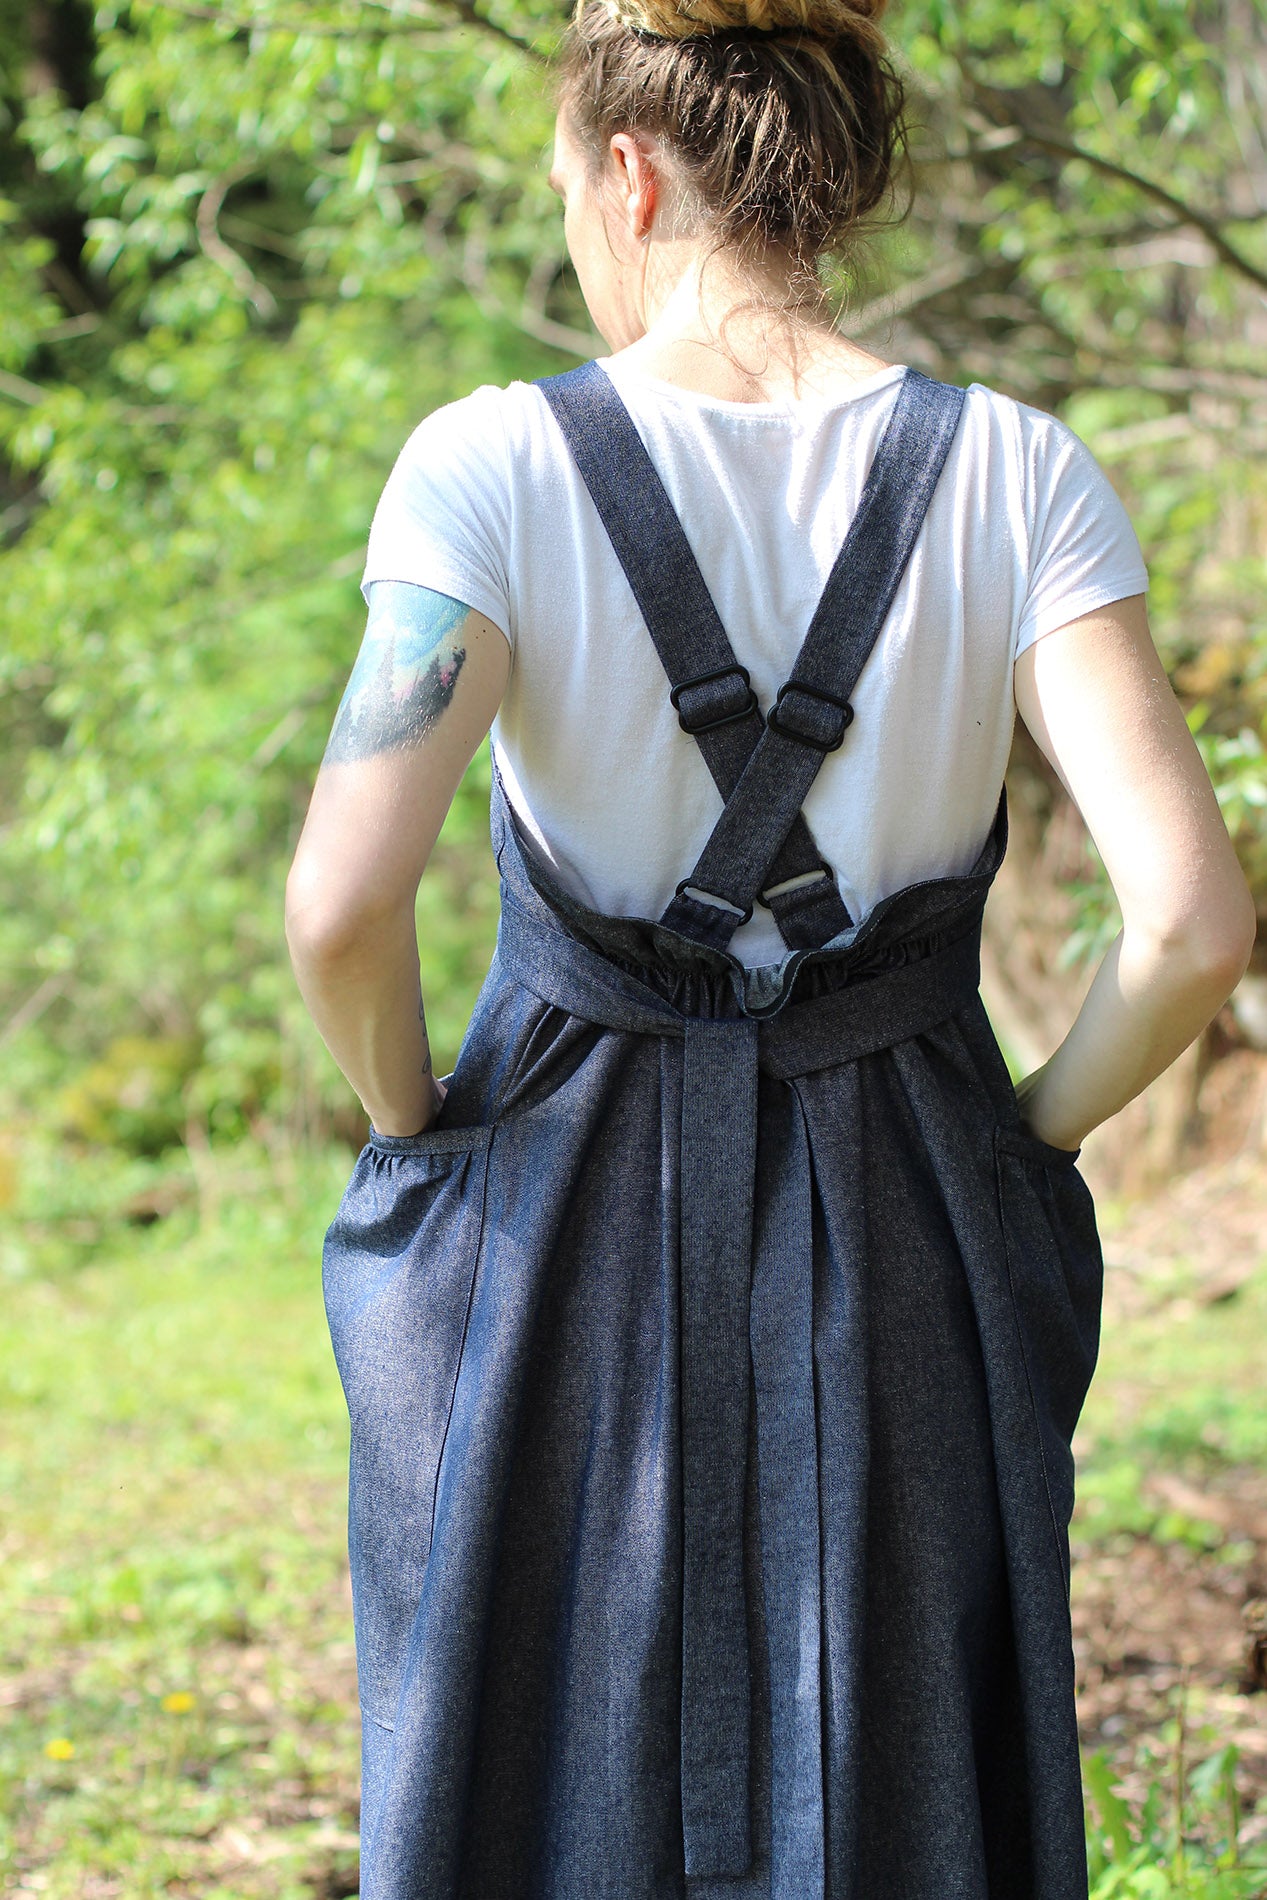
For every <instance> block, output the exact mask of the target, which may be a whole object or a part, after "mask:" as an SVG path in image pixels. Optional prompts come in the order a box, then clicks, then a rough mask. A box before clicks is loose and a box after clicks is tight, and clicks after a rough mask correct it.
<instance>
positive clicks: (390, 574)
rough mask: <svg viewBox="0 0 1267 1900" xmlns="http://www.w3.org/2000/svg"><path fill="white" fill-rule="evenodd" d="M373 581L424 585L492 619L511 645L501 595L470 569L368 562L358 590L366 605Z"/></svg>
mask: <svg viewBox="0 0 1267 1900" xmlns="http://www.w3.org/2000/svg"><path fill="white" fill-rule="evenodd" d="M375 581H404V582H407V583H408V584H409V585H410V586H412V587H426V588H429V589H430V591H431V592H432V593H433V594H443V595H444V596H445V597H446V598H447V599H448V600H456V601H458V602H460V604H461V605H462V606H463V607H467V608H469V609H470V610H471V612H472V613H477V614H483V616H484V618H485V620H491V621H492V623H493V625H494V626H495V627H496V629H497V631H498V632H499V633H500V634H501V636H502V638H503V639H504V640H505V642H506V644H507V646H508V647H511V648H512V649H513V647H514V644H515V643H514V641H513V640H512V639H511V637H510V634H509V632H508V631H507V629H506V627H505V626H504V625H503V624H502V623H503V622H504V621H505V619H506V602H505V599H504V597H502V596H499V595H497V594H495V593H494V592H493V591H492V590H491V589H490V588H489V587H488V585H487V584H486V583H485V582H484V581H481V580H480V578H479V576H478V575H476V574H472V573H471V572H469V570H463V569H461V568H457V567H444V566H441V565H440V564H439V563H429V564H428V565H427V566H426V567H425V568H416V567H413V566H411V564H410V563H409V562H402V561H393V562H392V563H391V564H390V565H389V566H387V567H383V568H379V567H370V566H368V565H367V566H366V569H365V572H364V573H363V574H362V576H361V593H362V595H363V596H364V597H365V600H366V603H367V604H368V602H369V589H370V587H371V586H372V585H373V583H374V582H375Z"/></svg>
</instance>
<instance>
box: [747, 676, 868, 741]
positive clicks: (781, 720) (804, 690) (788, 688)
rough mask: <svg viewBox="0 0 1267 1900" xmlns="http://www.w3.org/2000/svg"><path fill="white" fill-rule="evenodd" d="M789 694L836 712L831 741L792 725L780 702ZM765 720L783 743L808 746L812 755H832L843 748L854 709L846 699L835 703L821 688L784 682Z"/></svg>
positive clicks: (830, 694)
mask: <svg viewBox="0 0 1267 1900" xmlns="http://www.w3.org/2000/svg"><path fill="white" fill-rule="evenodd" d="M788 693H800V694H801V695H802V696H803V697H804V698H806V699H818V700H821V701H822V702H823V704H824V705H827V706H834V707H835V708H836V711H837V712H838V713H839V714H840V724H839V725H838V726H837V727H836V728H835V731H834V732H833V733H832V735H831V737H830V738H826V739H824V738H823V737H822V736H821V735H820V734H819V733H817V732H815V731H814V730H813V728H810V729H809V730H808V731H807V730H806V729H805V728H804V727H802V726H797V725H794V724H793V723H792V721H791V720H790V719H789V718H788V716H787V713H786V712H785V711H784V709H783V701H784V698H785V697H786V695H787V694H788ZM765 720H766V724H767V726H769V727H770V728H771V730H772V731H774V732H781V733H782V734H783V737H784V738H785V739H795V740H796V743H797V744H798V745H807V746H811V747H812V748H813V750H814V751H815V752H834V751H835V750H836V749H837V747H838V746H840V745H841V744H843V742H844V737H845V733H846V731H847V729H848V728H849V726H851V725H852V724H853V707H852V706H851V705H850V704H849V701H848V700H847V699H838V698H837V697H836V695H835V693H825V692H824V691H823V690H822V688H821V687H820V686H805V685H803V684H802V682H801V681H800V680H785V681H784V683H783V685H782V686H780V688H779V690H778V692H777V693H776V694H775V696H774V704H773V706H771V708H770V710H769V712H768V713H767V714H766V716H765Z"/></svg>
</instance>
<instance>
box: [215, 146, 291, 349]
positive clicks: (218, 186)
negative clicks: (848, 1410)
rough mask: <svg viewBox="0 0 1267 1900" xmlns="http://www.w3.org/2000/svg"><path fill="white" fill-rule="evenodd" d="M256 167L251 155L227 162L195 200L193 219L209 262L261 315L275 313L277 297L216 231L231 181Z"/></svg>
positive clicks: (235, 181) (267, 315)
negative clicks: (222, 273)
mask: <svg viewBox="0 0 1267 1900" xmlns="http://www.w3.org/2000/svg"><path fill="white" fill-rule="evenodd" d="M255 169H256V167H255V161H254V160H253V159H242V160H241V161H240V162H239V163H238V164H236V165H230V167H229V169H228V171H227V172H222V173H221V174H220V176H219V178H217V179H214V180H213V181H212V183H211V184H209V185H208V186H207V189H206V190H205V191H204V192H203V194H202V197H201V198H200V199H199V200H198V215H197V218H196V220H195V225H196V229H197V232H198V242H199V244H200V245H201V246H202V249H203V251H204V253H205V254H206V256H208V257H209V258H210V259H211V261H212V263H213V264H218V265H219V266H220V268H221V270H223V271H224V272H225V273H226V274H227V275H228V276H229V277H230V278H232V280H233V283H234V284H235V286H236V287H237V289H238V291H239V292H240V293H241V294H242V296H244V297H245V298H246V300H247V302H248V303H250V304H251V305H253V307H254V308H255V309H256V310H257V311H258V312H259V314H260V316H261V317H266V318H267V317H275V316H276V315H277V299H276V297H274V295H273V293H272V291H271V290H270V289H269V288H268V286H267V284H262V283H261V282H260V280H259V278H258V277H257V276H256V275H255V273H254V271H253V270H252V269H251V267H250V265H249V264H248V263H247V261H246V259H245V258H244V257H243V256H242V255H241V253H240V252H238V251H235V250H234V248H233V246H232V245H231V244H227V243H226V242H225V240H224V239H223V238H222V237H221V235H220V228H219V225H218V223H217V219H218V218H219V216H220V207H221V205H222V204H223V203H224V201H225V199H226V198H227V197H228V195H229V193H230V191H231V190H232V189H233V187H234V185H236V184H238V183H239V182H240V181H241V180H242V179H243V178H247V177H249V176H250V174H251V173H252V172H253V171H254V170H255Z"/></svg>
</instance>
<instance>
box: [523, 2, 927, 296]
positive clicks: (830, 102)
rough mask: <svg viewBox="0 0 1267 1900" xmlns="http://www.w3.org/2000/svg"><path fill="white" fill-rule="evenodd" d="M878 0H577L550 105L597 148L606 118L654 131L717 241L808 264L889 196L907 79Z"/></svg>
mask: <svg viewBox="0 0 1267 1900" xmlns="http://www.w3.org/2000/svg"><path fill="white" fill-rule="evenodd" d="M884 5H885V0H677V3H676V4H675V0H579V3H578V5H577V8H576V12H575V14H574V15H573V19H572V23H571V25H570V27H569V29H568V32H567V35H566V37H565V39H564V41H563V45H562V48H561V49H560V55H559V68H560V71H559V105H560V107H561V108H562V109H563V110H564V112H565V113H566V115H567V118H568V121H569V123H570V124H571V126H572V127H574V129H575V131H576V133H577V135H578V137H579V139H580V141H581V143H582V144H583V145H585V146H586V147H588V149H589V151H590V152H591V154H592V156H593V157H594V159H595V161H596V162H597V161H598V160H599V159H600V158H601V155H602V153H603V152H604V151H605V150H606V148H607V142H608V140H609V139H610V138H611V136H612V134H613V133H615V132H633V131H643V132H648V133H651V134H653V135H654V136H656V137H658V138H660V139H662V140H663V141H664V142H665V144H666V145H667V146H668V147H669V149H670V151H671V152H672V154H673V156H674V158H675V159H676V160H677V162H678V164H679V166H680V168H681V172H682V175H683V177H684V180H685V182H686V183H687V184H688V185H689V186H690V187H691V188H692V189H693V190H694V192H695V194H696V195H697V196H698V198H699V200H700V202H701V204H702V205H703V208H704V211H705V214H706V216H707V218H708V221H709V224H710V227H711V230H712V232H713V234H714V236H715V238H716V240H717V242H718V244H719V245H727V246H733V247H735V248H736V249H737V250H738V251H740V252H741V253H742V254H744V255H746V256H749V257H751V256H753V255H754V254H760V253H761V252H763V251H765V250H767V249H771V248H777V249H781V250H786V251H788V252H789V253H790V254H791V255H792V257H793V259H794V261H795V263H796V264H797V265H799V266H800V267H801V268H802V269H806V268H808V269H810V270H812V268H813V264H814V260H815V259H817V258H818V257H819V255H820V254H822V253H824V252H839V251H843V250H845V249H847V248H849V247H850V246H851V245H852V243H853V242H854V240H855V239H856V238H857V237H858V236H859V235H860V234H861V233H862V231H863V230H864V229H866V228H867V226H868V221H869V220H870V219H871V214H872V213H874V212H875V211H876V210H877V208H878V207H880V206H881V205H883V204H885V202H886V201H887V200H889V199H890V197H891V195H892V193H893V188H894V184H895V179H896V176H897V171H898V167H899V164H900V161H901V159H902V158H903V156H904V154H905V137H906V133H905V125H904V123H903V106H904V90H903V86H902V82H901V80H900V79H899V77H898V75H897V74H896V73H895V72H894V70H893V68H892V67H891V66H890V64H889V62H888V59H887V57H886V54H885V43H884V38H883V35H882V33H881V31H880V27H879V16H880V14H881V13H882V12H883V11H884Z"/></svg>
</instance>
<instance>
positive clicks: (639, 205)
mask: <svg viewBox="0 0 1267 1900" xmlns="http://www.w3.org/2000/svg"><path fill="white" fill-rule="evenodd" d="M608 157H609V160H610V162H611V164H612V166H613V168H614V174H615V175H614V178H613V185H614V187H615V195H616V203H617V206H618V208H619V211H620V213H621V216H622V217H623V219H624V220H625V222H626V224H627V227H628V230H629V233H630V236H631V237H633V238H634V239H635V240H636V241H637V242H639V243H641V242H642V240H643V239H644V238H648V237H650V235H651V225H652V222H653V220H654V218H655V212H656V206H657V204H658V202H659V185H660V181H659V178H658V176H657V174H656V165H655V146H654V144H653V143H652V141H651V140H650V139H649V138H647V137H646V135H645V134H641V133H637V132H614V133H613V134H612V138H611V144H610V146H609V147H608Z"/></svg>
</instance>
